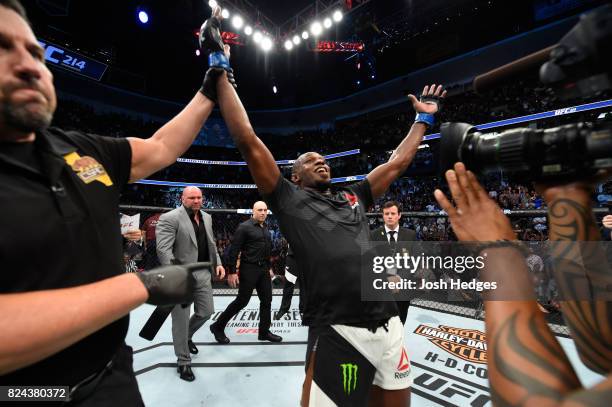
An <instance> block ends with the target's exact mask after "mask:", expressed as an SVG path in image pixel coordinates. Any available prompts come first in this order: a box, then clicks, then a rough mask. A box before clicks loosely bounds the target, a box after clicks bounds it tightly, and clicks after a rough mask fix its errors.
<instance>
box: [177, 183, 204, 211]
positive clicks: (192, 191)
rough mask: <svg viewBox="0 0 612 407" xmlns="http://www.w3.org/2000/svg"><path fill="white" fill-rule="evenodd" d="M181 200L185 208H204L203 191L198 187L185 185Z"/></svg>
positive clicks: (195, 209) (197, 209) (196, 209)
mask: <svg viewBox="0 0 612 407" xmlns="http://www.w3.org/2000/svg"><path fill="white" fill-rule="evenodd" d="M181 202H182V203H183V206H184V207H185V208H189V209H193V210H194V211H199V210H200V209H201V208H202V191H201V190H200V188H198V187H185V189H183V194H182V195H181Z"/></svg>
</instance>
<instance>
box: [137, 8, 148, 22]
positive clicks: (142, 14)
mask: <svg viewBox="0 0 612 407" xmlns="http://www.w3.org/2000/svg"><path fill="white" fill-rule="evenodd" d="M138 21H140V23H141V24H147V23H148V22H149V14H148V13H147V12H146V11H145V10H142V9H139V10H138Z"/></svg>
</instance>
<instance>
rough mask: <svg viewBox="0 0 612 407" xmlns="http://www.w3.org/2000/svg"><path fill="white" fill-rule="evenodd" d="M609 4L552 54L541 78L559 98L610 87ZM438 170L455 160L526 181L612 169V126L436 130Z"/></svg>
mask: <svg viewBox="0 0 612 407" xmlns="http://www.w3.org/2000/svg"><path fill="white" fill-rule="evenodd" d="M610 55H612V5H606V6H603V7H600V8H598V9H596V10H594V11H593V12H591V13H588V14H586V15H584V16H582V18H581V20H580V22H579V23H578V24H577V25H576V26H575V27H574V28H573V29H572V30H570V32H569V33H568V34H566V35H565V36H564V37H563V38H562V39H561V41H560V42H559V44H558V45H557V46H556V47H555V48H554V49H553V50H552V51H551V53H550V58H549V61H548V62H546V63H545V64H544V65H542V67H541V68H540V80H541V81H542V82H543V83H544V84H548V85H551V86H553V87H554V89H555V90H556V92H557V94H558V95H559V96H560V97H561V98H568V97H577V96H581V97H589V96H594V95H597V94H599V93H600V92H602V91H604V90H607V89H610V88H612V80H611V79H610V78H611V75H612V58H611V57H610ZM440 133H441V141H440V155H441V157H440V158H441V160H440V161H441V170H442V172H444V171H446V170H447V169H450V168H452V167H453V165H454V163H455V162H457V161H462V162H464V163H465V164H466V166H467V167H468V168H471V169H472V170H473V171H475V172H478V173H485V172H489V171H494V170H503V171H506V172H510V173H519V174H523V175H525V176H526V177H527V178H528V179H531V180H536V181H541V180H566V179H568V177H569V178H584V177H587V176H589V175H593V174H595V173H596V172H597V171H598V170H600V169H607V168H612V125H611V124H610V123H609V122H608V123H602V124H593V123H584V122H580V123H574V124H568V125H564V126H559V127H555V128H550V129H545V130H541V129H540V130H537V129H531V128H517V129H511V130H506V131H503V132H501V133H489V134H484V133H480V132H479V131H478V130H477V129H476V128H475V127H474V126H472V125H470V124H466V123H444V124H442V126H441V129H440Z"/></svg>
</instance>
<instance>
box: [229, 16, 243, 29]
mask: <svg viewBox="0 0 612 407" xmlns="http://www.w3.org/2000/svg"><path fill="white" fill-rule="evenodd" d="M232 25H233V26H234V28H235V29H237V30H239V29H241V28H242V26H243V25H244V20H243V19H242V17H240V16H239V15H235V16H234V17H233V18H232Z"/></svg>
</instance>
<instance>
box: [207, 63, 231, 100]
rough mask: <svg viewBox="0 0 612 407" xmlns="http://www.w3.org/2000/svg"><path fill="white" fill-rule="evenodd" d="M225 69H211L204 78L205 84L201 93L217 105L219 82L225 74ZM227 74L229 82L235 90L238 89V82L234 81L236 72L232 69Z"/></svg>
mask: <svg viewBox="0 0 612 407" xmlns="http://www.w3.org/2000/svg"><path fill="white" fill-rule="evenodd" d="M223 71H224V69H222V68H209V69H208V71H206V75H205V76H204V82H202V87H201V88H200V92H202V94H203V95H204V96H206V97H207V98H209V99H210V100H212V101H213V102H215V103H217V101H218V100H217V99H218V97H217V81H218V80H219V77H220V76H221V75H222V74H223ZM226 72H227V80H228V81H229V83H231V84H232V86H233V87H234V88H236V87H237V86H236V80H235V79H234V71H233V70H232V69H231V68H230V70H229V71H226Z"/></svg>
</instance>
